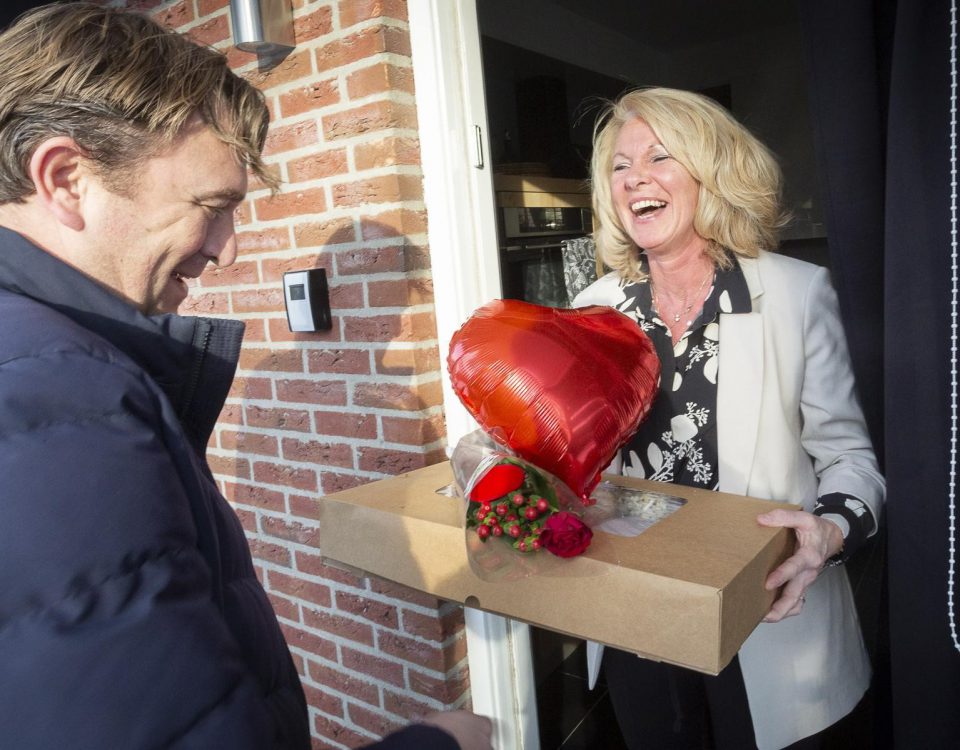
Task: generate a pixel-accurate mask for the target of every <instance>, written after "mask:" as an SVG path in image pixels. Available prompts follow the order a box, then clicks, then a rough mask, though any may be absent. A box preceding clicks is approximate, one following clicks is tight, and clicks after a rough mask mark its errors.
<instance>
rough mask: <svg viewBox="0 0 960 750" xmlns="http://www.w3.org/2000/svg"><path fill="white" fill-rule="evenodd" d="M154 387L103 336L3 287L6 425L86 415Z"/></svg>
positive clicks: (1, 386)
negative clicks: (4, 289) (5, 290)
mask: <svg viewBox="0 0 960 750" xmlns="http://www.w3.org/2000/svg"><path fill="white" fill-rule="evenodd" d="M134 394H139V395H138V396H137V397H135V398H134V399H133V400H134V401H136V402H138V403H140V404H143V405H146V404H148V403H152V402H154V401H155V399H156V388H155V386H154V385H153V383H152V381H151V380H150V379H149V378H148V377H147V376H146V373H144V372H143V370H142V369H141V368H140V367H138V366H137V365H136V364H135V363H134V362H133V361H132V360H131V359H130V358H129V357H127V356H126V355H125V354H124V353H123V352H122V351H120V350H119V349H117V348H116V347H115V346H113V345H112V344H111V343H110V342H108V341H107V340H106V339H104V338H103V337H101V336H99V335H97V334H96V333H94V332H92V331H89V330H87V329H86V328H84V327H83V326H82V325H80V324H79V323H77V322H75V321H73V320H71V319H70V318H69V317H68V316H66V315H64V314H62V313H60V312H58V311H57V310H56V309H54V308H52V307H50V306H48V305H45V304H43V303H41V302H39V301H37V300H33V299H30V298H29V297H24V296H23V295H17V294H10V293H7V292H3V291H0V397H3V398H0V402H2V404H3V406H2V408H0V422H2V428H3V431H8V430H11V429H12V430H17V429H21V430H22V429H27V428H28V427H30V426H31V425H36V424H40V423H44V424H53V423H57V422H60V421H62V420H68V421H69V420H76V419H79V418H84V419H86V418H88V417H90V416H92V414H93V413H94V412H96V411H98V410H99V411H101V412H109V411H116V410H117V409H119V408H121V406H120V404H121V403H127V404H128V405H129V404H130V403H131V401H130V399H131V397H132V396H133V395H134Z"/></svg>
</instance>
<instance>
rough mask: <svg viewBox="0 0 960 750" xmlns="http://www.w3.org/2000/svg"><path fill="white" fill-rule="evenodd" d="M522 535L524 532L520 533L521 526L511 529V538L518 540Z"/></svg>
mask: <svg viewBox="0 0 960 750" xmlns="http://www.w3.org/2000/svg"><path fill="white" fill-rule="evenodd" d="M521 533H522V532H521V531H520V527H519V526H511V527H510V536H512V537H513V538H514V539H516V538H517V537H518V536H520V534H521Z"/></svg>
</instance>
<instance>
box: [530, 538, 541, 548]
mask: <svg viewBox="0 0 960 750" xmlns="http://www.w3.org/2000/svg"><path fill="white" fill-rule="evenodd" d="M531 546H532V547H533V548H534V549H540V548H541V547H542V546H543V543H542V542H541V541H540V540H539V539H534V540H533V541H532V542H531Z"/></svg>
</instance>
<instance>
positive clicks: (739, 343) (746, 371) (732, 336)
mask: <svg viewBox="0 0 960 750" xmlns="http://www.w3.org/2000/svg"><path fill="white" fill-rule="evenodd" d="M740 265H741V268H742V269H743V275H744V278H745V279H746V281H747V286H748V287H749V289H750V298H751V301H752V302H753V309H754V311H756V309H757V302H756V300H757V298H758V297H759V296H760V295H761V294H762V293H763V290H762V288H761V286H760V279H759V276H758V275H757V269H756V261H752V260H747V261H741V262H740ZM762 385H763V317H762V316H761V315H760V313H758V312H750V313H746V314H732V313H721V315H720V360H719V372H718V377H717V449H718V452H719V462H720V467H719V473H720V490H721V491H722V492H730V493H733V494H737V495H745V494H747V488H748V486H749V482H750V472H751V470H752V468H753V459H754V455H755V454H756V447H757V434H758V432H759V429H760V400H761V393H762Z"/></svg>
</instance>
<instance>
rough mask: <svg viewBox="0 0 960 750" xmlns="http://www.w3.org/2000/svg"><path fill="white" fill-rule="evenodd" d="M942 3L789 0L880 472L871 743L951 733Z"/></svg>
mask: <svg viewBox="0 0 960 750" xmlns="http://www.w3.org/2000/svg"><path fill="white" fill-rule="evenodd" d="M952 4H953V2H952V0H899V2H896V0H876V1H870V0H844V2H836V0H805V1H804V2H800V3H799V4H798V7H799V9H800V12H801V18H802V24H803V34H804V45H805V54H806V58H807V68H808V72H809V81H810V88H809V94H810V99H811V110H812V112H813V114H814V129H815V142H816V148H817V158H818V164H819V171H820V174H821V178H822V184H823V189H824V199H825V201H826V217H827V229H828V234H829V243H830V258H831V263H832V265H833V268H834V272H835V277H836V278H835V281H836V283H837V286H838V288H839V293H840V296H841V300H842V308H843V314H844V323H845V325H846V327H847V334H848V337H849V339H850V341H851V354H852V356H853V359H854V368H855V370H856V372H857V376H858V383H859V386H860V392H861V398H862V400H863V403H864V409H865V411H866V413H867V415H868V420H869V422H870V428H871V431H872V433H873V435H874V438H875V441H876V445H877V449H878V454H879V455H880V456H881V460H882V461H883V463H884V465H885V473H886V475H887V488H888V496H887V508H886V518H885V520H884V522H885V529H886V555H885V558H886V565H885V569H884V570H883V571H882V575H881V576H880V580H881V591H880V603H881V606H880V607H878V608H877V610H876V612H875V613H872V614H875V615H876V618H875V619H873V618H871V613H867V617H866V618H865V626H866V627H867V629H868V640H869V639H870V636H871V635H873V637H874V640H873V645H874V648H873V652H874V653H873V657H874V664H875V667H876V675H875V679H874V688H873V691H872V692H873V694H872V701H873V705H874V713H873V718H874V720H875V722H876V724H875V726H874V728H873V731H872V732H871V734H870V735H869V738H870V743H871V744H870V745H869V746H872V747H878V748H886V747H895V748H905V749H912V748H948V747H950V748H953V747H960V652H958V650H957V648H956V647H955V644H954V640H953V634H952V632H951V623H950V617H949V614H948V600H949V592H948V584H949V580H948V566H949V565H951V564H952V565H954V568H955V569H954V574H955V575H956V574H957V573H960V570H958V569H957V568H956V562H955V561H951V560H950V553H949V543H948V539H949V534H950V531H949V530H950V525H951V522H950V519H949V517H948V508H949V503H950V496H949V475H950V474H949V472H950V451H949V448H950V439H951V433H950V430H951V420H950V413H951V401H950V397H951V334H952V329H951V322H952V321H951V289H952V274H953V270H952V269H951V213H950V210H951V185H950V182H951V180H950V168H951V166H950V165H951V151H950V146H951V143H950V115H951V108H952V105H951V99H950V97H951V63H952V62H953V63H955V56H956V52H955V50H953V49H952V47H951V6H952ZM874 544H875V545H880V546H881V548H882V546H883V537H882V536H881V538H880V541H879V542H875V543H874ZM878 557H879V558H881V559H882V557H883V555H880V556H878V555H874V556H873V559H874V560H876V559H878ZM954 593H958V592H954ZM956 605H957V606H960V597H958V600H957V602H956Z"/></svg>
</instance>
